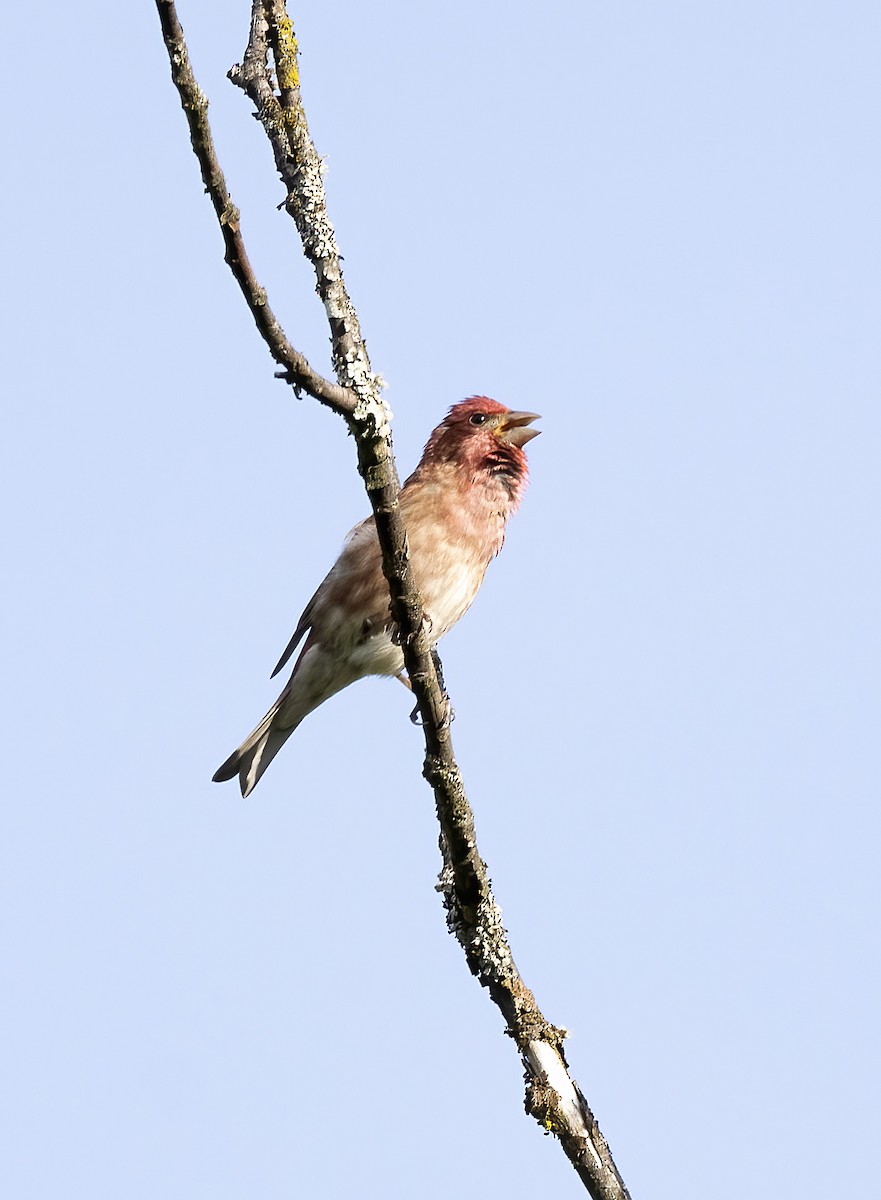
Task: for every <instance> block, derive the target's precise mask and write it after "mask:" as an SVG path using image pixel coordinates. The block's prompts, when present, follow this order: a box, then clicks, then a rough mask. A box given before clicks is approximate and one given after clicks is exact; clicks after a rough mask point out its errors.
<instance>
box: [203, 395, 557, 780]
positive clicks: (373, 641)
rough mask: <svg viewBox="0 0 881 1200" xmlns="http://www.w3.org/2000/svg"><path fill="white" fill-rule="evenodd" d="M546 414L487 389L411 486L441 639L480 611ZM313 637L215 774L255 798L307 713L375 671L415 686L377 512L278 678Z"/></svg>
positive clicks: (329, 580) (421, 558)
mask: <svg viewBox="0 0 881 1200" xmlns="http://www.w3.org/2000/svg"><path fill="white" fill-rule="evenodd" d="M537 416H538V414H537V413H528V412H512V411H511V410H510V409H509V408H505V406H504V405H503V404H499V403H497V401H495V400H489V399H488V398H487V397H486V396H472V397H471V398H470V399H469V400H464V401H463V402H462V403H461V404H456V405H454V406H453V407H452V408H451V409H450V411H449V414H448V415H447V416H446V418H445V419H444V420H443V421H441V423H440V425H438V427H437V429H435V431H434V433H432V435H431V437H430V438H429V439H428V444H427V445H426V447H425V450H424V452H423V454H422V458H421V460H420V462H419V466H418V467H417V468H416V470H415V471H414V472H413V474H412V475H411V476H410V478H409V479H408V480H407V481H406V483H405V484H404V486H403V488H402V489H401V493H400V504H401V515H402V516H403V518H404V525H405V527H406V530H407V541H408V545H409V549H410V563H411V566H412V569H413V576H414V579H415V582H416V586H417V588H418V589H419V593H420V595H421V597H422V604H423V608H424V611H425V615H426V618H427V620H428V622H429V630H430V636H431V639H432V641H433V642H435V643H436V642H438V641H439V640H440V639H441V638H442V637H443V635H444V634H445V633H446V632H447V631H448V630H449V629H452V627H453V626H454V625H455V624H456V622H457V621H458V620H459V618H460V617H461V616H462V614H463V613H464V612H465V611H466V610H467V609H468V608H469V607H470V605H471V602H472V601H473V600H474V597H475V596H476V595H477V593H478V591H479V590H480V585H481V583H482V582H483V577H484V575H485V573H486V568H487V567H488V566H489V563H490V560H491V559H493V558H494V557H495V556H496V555H497V554H498V552H499V551H500V550H501V548H502V544H503V542H504V540H505V524H506V522H507V520H508V518H509V517H510V516H511V515H512V513H514V512H515V511H516V509H517V506H518V505H519V503H520V500H521V497H522V495H523V491H524V489H525V487H526V481H527V478H528V471H527V466H526V455H525V454H524V452H523V447H524V446H525V445H526V443H527V442H528V441H529V440H530V438H534V437H536V436H537V434H538V433H539V430H537V429H530V428H529V425H530V424H531V422H532V421H534V420H536V419H537ZM307 633H308V636H307V637H306V641H305V642H304V644H303V649H302V650H301V651H300V655H299V657H298V658H297V661H296V664H295V666H294V670H293V672H292V674H291V677H290V679H289V680H288V683H287V686H286V687H285V689H284V691H283V692H282V693H281V695H280V696H279V698H278V699H277V700H276V702H275V704H273V706H272V708H271V709H270V710H269V712H268V713H267V714H266V716H265V717H264V718H263V720H262V721H261V722H260V724H259V725H258V726H257V728H256V729H255V730H254V732H253V733H252V734H250V735H249V736H248V737H247V738H246V739H245V741H244V742H242V744H241V746H239V748H238V750H236V751H235V753H234V754H232V755H230V757H229V758H228V759H227V760H226V762H225V763H224V764H223V766H222V767H219V768H218V770H217V772H216V774H215V775H214V779H215V781H216V782H218V783H220V782H223V781H224V780H227V779H232V778H233V777H234V776H236V775H238V777H239V782H240V784H241V789H242V795H243V796H247V795H249V794H250V792H251V791H253V789H254V787H255V786H256V784H257V781H258V780H259V779H260V776H261V775H262V774H263V772H264V771H265V770H266V768H267V767H268V766H269V764H270V763H271V762H272V760H273V758H275V756H276V754H278V752H279V750H280V749H281V748H282V746H283V745H284V743H285V742H286V741H287V739H288V738H289V737H290V735H291V734H292V733H293V732H294V730H295V729H296V728H297V726H298V725H299V724H300V722H301V721H302V720H303V718H304V717H306V716H308V714H309V713H310V712H312V710H313V709H315V708H317V707H318V706H319V704H323V703H324V701H325V700H327V699H328V698H329V697H330V696H333V695H334V694H335V693H336V692H339V691H342V689H343V688H344V687H348V686H349V684H350V683H354V682H355V680H356V679H362V678H363V677H364V676H365V675H395V676H397V677H398V678H399V679H401V681H402V682H403V683H406V682H407V680H406V678H405V677H404V675H403V670H404V656H403V654H402V652H401V647H400V646H399V645H397V644H396V642H395V639H394V625H393V622H392V620H391V616H390V613H389V592H388V584H387V583H386V579H385V576H384V575H383V573H382V558H381V554H380V549H379V540H378V538H377V534H376V526H375V524H374V522H373V517H368V519H367V520H366V521H362V522H361V524H360V525H356V526H355V528H354V529H353V530H352V532H351V533H350V534H349V536H348V538H347V540H346V544H345V546H344V547H343V550H342V552H341V554H340V556H339V558H338V559H337V560H336V562H335V563H334V565H333V567H332V568H331V569H330V572H329V573H328V575H327V577H326V579H325V580H324V582H323V583H322V584H321V586H320V587H319V589H318V591H317V592H316V593H315V595H314V596H313V597H312V599H311V600H310V601H309V603H308V604H307V605H306V608H305V611H304V612H303V615H302V617H300V620H299V623H298V625H297V628H296V631H295V632H294V636H293V637H292V638H291V640H290V642H288V645H287V648H286V650H285V652H284V654H283V655H282V656H281V659H280V660H279V662H278V665H277V666H276V668H275V670H274V671H273V672H272V674H273V675H276V674H277V673H278V672H279V671H280V670H281V669H282V667H283V666H284V665H285V663H286V662H287V661H288V659H289V658H290V657H291V655H292V654H293V652H294V650H295V649H296V648H297V645H298V644H299V642H300V640H301V639H302V638H303V636H304V635H305V634H307Z"/></svg>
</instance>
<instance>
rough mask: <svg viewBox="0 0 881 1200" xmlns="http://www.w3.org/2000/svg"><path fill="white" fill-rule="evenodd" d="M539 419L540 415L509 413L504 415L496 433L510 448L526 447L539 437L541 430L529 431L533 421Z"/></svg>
mask: <svg viewBox="0 0 881 1200" xmlns="http://www.w3.org/2000/svg"><path fill="white" fill-rule="evenodd" d="M538 419H539V414H538V413H530V412H509V413H503V414H502V417H501V420H500V421H499V423H498V425H497V426H496V433H497V434H498V436H499V437H500V438H501V439H502V441H503V442H507V443H508V445H509V446H525V445H526V443H527V442H529V441H531V440H532V438H534V437H538V435H539V434H540V433H541V430H540V429H529V428H528V426H529V425H531V424H532V422H533V421H537V420H538Z"/></svg>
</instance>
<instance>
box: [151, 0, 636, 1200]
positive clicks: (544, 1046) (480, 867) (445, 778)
mask: <svg viewBox="0 0 881 1200" xmlns="http://www.w3.org/2000/svg"><path fill="white" fill-rule="evenodd" d="M156 4H157V8H158V10H159V15H160V20H161V23H162V30H163V34H164V37H165V44H166V47H167V48H168V54H169V58H170V60H171V70H172V78H173V80H174V83H175V85H176V86H177V88H178V91H179V93H180V96H181V103H182V104H183V107H184V111H185V112H186V114H187V120H188V122H189V125H190V136H191V140H192V143H193V149H194V151H195V153H196V156H197V158H198V159H199V163H200V166H201V169H202V178H203V180H204V181H205V186H206V188H207V190H208V192H209V194H210V195H211V198H212V202H213V204H214V208H215V211H216V213H217V216H218V220H219V221H220V225H221V230H222V232H223V236H224V241H225V243H226V248H227V252H226V259H227V262H228V263H229V265H230V268H231V269H232V271H233V274H234V275H235V276H236V279H237V281H238V282H239V286H240V287H241V289H242V292H243V294H244V295H245V299H246V301H247V303H248V306H249V307H250V309H251V312H252V314H253V315H254V319H255V321H256V323H257V326H258V328H259V329H260V332H261V333H262V334H263V337H264V339H265V340H266V342H267V344H268V346H269V348H270V351H271V352H272V355H273V357H274V358H275V360H276V362H277V363H279V364H280V365H281V366H282V368H283V374H284V377H285V378H286V379H288V381H289V382H291V383H293V384H294V385H295V386H297V387H299V388H302V389H303V390H304V391H306V392H308V393H309V394H310V395H313V396H314V397H315V398H316V399H318V400H320V401H321V402H322V403H324V404H327V405H329V406H330V407H331V408H334V409H335V410H336V411H337V412H339V413H340V414H341V415H342V416H344V417H345V418H346V420H347V422H348V424H349V426H350V428H351V430H352V432H353V433H354V435H355V439H356V443H357V447H358V466H359V470H360V472H361V475H362V477H363V479H364V482H365V486H366V488H367V494H368V496H369V497H370V502H371V505H372V506H373V512H374V517H375V520H376V526H377V531H378V534H379V541H380V546H381V548H382V555H383V569H384V571H385V575H386V578H387V580H388V583H389V591H390V595H391V611H392V616H393V618H394V620H395V622H396V623H397V626H398V629H399V632H400V638H401V646H402V649H403V653H404V661H405V664H406V667H407V673H408V675H409V678H410V681H411V683H412V686H413V691H414V694H415V696H416V700H417V705H418V708H419V712H420V715H421V717H422V723H423V729H424V735H425V746H426V757H425V765H424V769H423V773H424V775H425V778H426V779H427V780H428V782H429V783H430V784H431V786H432V788H433V790H434V795H435V802H436V806H437V813H438V820H439V822H440V827H441V835H440V846H441V852H442V855H443V868H442V870H441V875H440V889H441V891H442V892H443V895H444V902H445V907H446V910H447V924H448V926H449V928H450V930H451V932H452V933H454V934H455V936H456V938H457V939H458V941H459V943H460V945H461V946H462V948H463V950H464V952H465V957H466V960H467V962H468V965H469V967H470V969H471V971H472V973H473V974H474V975H476V976H477V978H478V980H479V981H480V983H481V984H482V985H483V986H484V987H486V988H487V989H488V990H489V993H490V995H491V996H492V998H493V1000H494V1001H495V1003H496V1004H497V1005H498V1007H499V1009H500V1010H501V1012H502V1014H503V1016H504V1018H505V1021H506V1023H507V1032H508V1033H509V1034H510V1035H511V1037H512V1038H513V1039H514V1041H515V1042H516V1044H517V1047H518V1049H519V1051H520V1054H521V1059H522V1062H523V1065H524V1068H525V1072H526V1109H527V1111H528V1112H529V1113H531V1114H532V1115H533V1116H534V1117H535V1118H536V1119H537V1120H538V1121H539V1123H540V1124H541V1126H542V1127H543V1128H544V1129H545V1130H546V1131H548V1132H552V1133H554V1134H556V1136H557V1137H558V1138H559V1140H560V1143H561V1145H562V1146H563V1149H564V1150H565V1152H566V1154H567V1156H568V1157H569V1159H570V1160H571V1162H572V1164H573V1166H574V1167H575V1169H576V1171H577V1173H578V1175H579V1177H580V1178H581V1180H582V1182H583V1183H584V1185H585V1187H586V1188H587V1190H588V1192H589V1193H590V1194H591V1196H593V1197H594V1198H595V1200H629V1193H628V1191H627V1189H626V1187H625V1186H624V1183H623V1180H622V1179H621V1177H620V1175H619V1174H618V1170H617V1168H616V1166H615V1163H614V1161H613V1159H612V1156H611V1153H610V1152H609V1148H608V1146H607V1144H606V1142H605V1139H604V1138H603V1135H602V1133H601V1132H600V1130H599V1127H598V1125H597V1123H596V1120H595V1119H594V1116H593V1114H592V1112H591V1111H590V1108H589V1107H588V1104H587V1102H586V1100H585V1098H584V1096H583V1095H582V1093H581V1091H580V1090H579V1088H578V1086H577V1085H576V1084H575V1082H574V1081H573V1080H572V1079H571V1078H570V1076H569V1073H568V1066H567V1063H566V1059H565V1056H564V1054H563V1049H562V1043H563V1038H564V1037H565V1030H562V1029H558V1028H556V1027H555V1026H553V1025H551V1024H550V1022H548V1021H547V1020H546V1019H545V1017H544V1016H543V1014H542V1013H541V1011H540V1009H539V1007H538V1004H537V1003H536V1000H535V997H534V995H533V994H532V992H531V991H530V990H529V988H528V987H527V986H526V984H525V983H524V982H523V979H522V978H521V976H520V973H519V971H518V970H517V967H516V965H515V963H514V959H513V956H512V954H511V949H510V946H509V944H508V939H507V935H506V932H505V929H504V926H503V925H502V915H501V911H500V909H499V908H498V905H497V904H496V902H495V899H494V897H493V894H492V891H491V888H490V883H489V878H488V875H487V870H486V865H485V863H484V862H483V861H482V859H481V857H480V855H479V853H478V850H477V843H476V835H475V829H474V816H473V813H472V810H471V807H470V805H469V803H468V799H467V796H466V794H465V788H464V785H463V783H462V779H461V775H460V773H459V768H458V766H457V764H456V760H455V757H454V755H453V747H452V741H451V738H450V729H449V720H448V712H449V706H448V701H447V698H446V695H445V692H444V690H443V686H442V674H441V671H440V660H439V659H438V658H437V654H436V651H435V650H434V648H433V646H432V643H431V638H430V630H429V629H428V628H427V624H426V621H425V619H424V614H423V610H422V603H421V600H420V598H419V595H418V593H417V591H416V588H415V584H414V582H413V578H412V573H411V571H410V567H409V562H408V557H407V542H406V533H405V530H404V528H403V523H402V521H401V517H400V512H399V508H398V491H399V484H398V477H397V472H396V469H395V462H394V456H393V452H392V442H391V426H390V417H391V414H390V413H389V411H388V408H387V406H386V405H385V403H384V401H383V399H382V396H381V392H380V388H381V381H380V380H379V379H378V377H377V376H376V375H374V373H373V371H372V369H371V366H370V360H369V357H368V355H367V349H366V346H365V344H364V339H363V337H362V334H361V329H360V325H359V322H358V318H357V314H356V313H355V309H354V306H353V305H352V303H351V300H350V298H349V296H348V293H347V291H346V287H345V283H344V281H343V274H342V269H341V259H340V253H339V249H338V247H337V243H336V236H335V234H334V230H333V226H332V225H331V223H330V220H329V218H328V215H327V205H326V201H325V193H324V183H323V179H322V173H321V163H320V160H319V158H318V155H317V153H316V151H315V147H314V146H313V144H312V140H311V138H310V136H309V129H308V125H307V122H306V116H305V112H304V110H303V106H302V100H301V96H300V79H299V71H298V66H297V52H298V49H297V42H296V38H295V36H294V30H293V27H292V25H291V21H290V18H289V17H288V14H287V11H286V8H285V4H284V0H253V3H252V12H251V30H250V36H249V40H248V45H247V48H246V51H245V54H244V58H243V61H242V64H241V66H237V67H234V68H233V69H232V71H231V72H230V78H231V79H232V80H233V82H234V83H236V84H237V85H238V86H239V87H241V88H242V89H243V90H244V91H245V92H246V93H247V95H248V96H249V97H250V98H251V100H252V101H253V102H254V104H255V106H256V108H257V114H258V116H259V118H260V120H261V122H262V124H263V127H264V129H265V131H266V134H267V137H268V139H269V142H270V144H271V146H272V150H273V154H274V157H275V165H276V168H277V170H278V173H279V175H280V177H281V179H282V182H283V183H284V186H285V189H286V200H285V206H286V208H287V210H288V212H289V213H290V214H291V216H292V217H293V218H294V221H295V222H296V225H297V229H298V231H299V234H300V238H301V241H302V244H303V249H304V251H305V253H306V256H307V257H308V258H309V260H310V262H311V263H312V265H313V268H314V270H315V274H316V279H317V291H318V294H319V296H320V298H321V300H322V302H323V304H324V307H325V311H326V313H327V317H328V323H329V325H330V331H331V344H332V351H333V366H334V371H335V374H336V377H337V384H333V383H331V382H330V381H328V380H326V379H324V378H322V377H321V376H320V375H318V374H317V373H316V372H314V371H313V370H312V368H311V367H310V366H309V364H308V363H307V362H306V360H305V359H304V358H303V356H302V355H301V354H299V352H298V351H296V350H295V349H294V348H293V347H292V346H291V345H290V343H289V342H288V341H287V338H286V337H285V335H284V333H283V331H282V330H281V327H280V326H279V324H278V321H277V320H276V318H275V317H274V315H273V314H272V312H271V309H270V308H269V306H268V304H267V302H266V296H265V293H264V292H263V290H262V289H261V288H260V287H259V285H258V284H257V282H256V280H255V279H254V276H253V272H252V271H251V268H250V265H249V263H248V259H247V256H246V254H245V250H244V245H243V243H242V239H241V234H240V232H239V227H238V212H237V210H236V209H235V208H234V206H233V205H232V202H231V201H230V199H229V195H228V192H227V190H226V184H225V182H224V179H223V175H222V173H221V171H220V168H219V166H218V164H217V160H216V157H215V154H214V148H213V144H212V140H211V134H210V129H209V127H208V119H207V101H206V100H205V97H204V96H203V94H202V92H201V91H200V90H199V88H198V85H197V84H196V82H195V79H194V77H193V74H192V71H191V69H190V65H189V58H188V55H187V50H186V45H185V43H184V37H183V32H182V30H181V27H180V24H179V22H178V19H177V15H176V12H175V6H174V2H173V0H156ZM270 57H271V59H272V63H273V65H274V69H275V75H276V80H277V89H276V86H275V85H274V83H273V78H272V73H271V70H270Z"/></svg>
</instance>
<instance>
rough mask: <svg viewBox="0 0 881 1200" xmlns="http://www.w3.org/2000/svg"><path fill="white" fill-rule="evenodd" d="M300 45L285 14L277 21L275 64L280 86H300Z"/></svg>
mask: <svg viewBox="0 0 881 1200" xmlns="http://www.w3.org/2000/svg"><path fill="white" fill-rule="evenodd" d="M299 53H300V47H299V46H298V45H297V35H296V34H295V33H294V26H293V24H292V22H291V19H290V17H289V16H288V15H287V13H285V15H284V16H283V17H282V18H281V19H280V20H279V22H278V54H277V56H276V58H277V61H276V64H275V69H276V73H277V75H278V85H279V87H280V88H298V87H299V86H300V68H299V67H298V66H297V55H298V54H299Z"/></svg>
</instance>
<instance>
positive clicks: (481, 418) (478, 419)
mask: <svg viewBox="0 0 881 1200" xmlns="http://www.w3.org/2000/svg"><path fill="white" fill-rule="evenodd" d="M469 420H470V421H471V424H472V425H483V424H484V423H485V421H486V413H472V414H471V416H470V417H469Z"/></svg>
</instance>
